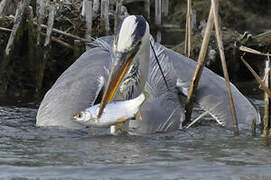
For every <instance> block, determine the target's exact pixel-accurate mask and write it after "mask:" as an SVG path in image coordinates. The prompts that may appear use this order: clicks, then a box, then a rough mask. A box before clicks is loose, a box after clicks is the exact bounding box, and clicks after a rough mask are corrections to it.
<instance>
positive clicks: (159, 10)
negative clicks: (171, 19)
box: [155, 0, 162, 43]
mask: <svg viewBox="0 0 271 180" xmlns="http://www.w3.org/2000/svg"><path fill="white" fill-rule="evenodd" d="M161 23H162V8H161V0H155V25H157V26H158V27H159V28H160V26H161ZM161 38H162V37H161V31H160V30H158V31H157V34H156V42H158V43H160V42H161Z"/></svg>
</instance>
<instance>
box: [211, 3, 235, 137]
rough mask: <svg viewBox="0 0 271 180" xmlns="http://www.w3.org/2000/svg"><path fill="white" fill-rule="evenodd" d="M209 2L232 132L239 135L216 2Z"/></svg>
mask: <svg viewBox="0 0 271 180" xmlns="http://www.w3.org/2000/svg"><path fill="white" fill-rule="evenodd" d="M211 1H212V6H213V8H212V9H213V14H214V23H215V32H216V39H217V45H218V49H219V54H220V59H221V64H222V68H223V73H224V78H225V83H226V87H227V92H228V96H229V103H230V109H231V113H232V124H233V131H234V134H235V135H239V129H238V121H237V118H236V111H235V107H234V103H233V98H232V93H231V86H230V80H229V74H228V69H227V64H226V58H225V54H224V47H223V42H222V33H221V29H220V28H221V26H220V23H219V19H218V17H219V15H218V0H211Z"/></svg>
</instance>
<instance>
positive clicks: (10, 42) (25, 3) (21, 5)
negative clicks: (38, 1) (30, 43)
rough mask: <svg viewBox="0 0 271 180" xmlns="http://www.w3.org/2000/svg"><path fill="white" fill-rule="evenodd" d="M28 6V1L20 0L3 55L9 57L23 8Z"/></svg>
mask: <svg viewBox="0 0 271 180" xmlns="http://www.w3.org/2000/svg"><path fill="white" fill-rule="evenodd" d="M28 5H29V0H22V1H20V2H19V5H18V8H17V10H16V15H15V20H14V24H13V27H12V32H11V33H10V36H9V39H8V43H7V46H6V49H5V55H6V56H9V55H10V50H11V47H12V45H13V43H14V40H15V37H16V34H17V31H18V29H19V26H20V24H21V21H22V19H23V14H24V11H25V8H26V7H28Z"/></svg>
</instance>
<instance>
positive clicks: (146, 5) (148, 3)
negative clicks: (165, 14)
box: [144, 0, 151, 19]
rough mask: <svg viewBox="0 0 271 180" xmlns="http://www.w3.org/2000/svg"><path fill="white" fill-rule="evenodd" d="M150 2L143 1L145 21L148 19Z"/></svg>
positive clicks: (147, 0) (148, 0)
mask: <svg viewBox="0 0 271 180" xmlns="http://www.w3.org/2000/svg"><path fill="white" fill-rule="evenodd" d="M150 4H151V3H150V0H145V3H144V11H145V16H146V18H147V19H150Z"/></svg>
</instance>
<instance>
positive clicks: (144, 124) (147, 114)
mask: <svg viewBox="0 0 271 180" xmlns="http://www.w3.org/2000/svg"><path fill="white" fill-rule="evenodd" d="M112 43H113V38H112V37H110V36H109V37H103V38H99V39H97V40H96V41H95V42H94V43H92V44H91V46H92V47H93V48H92V49H90V50H88V51H87V52H85V53H84V54H83V55H82V56H81V57H80V58H79V59H78V60H77V61H76V62H75V63H74V64H72V65H71V66H70V67H69V68H68V69H67V70H66V71H65V72H64V73H63V74H62V75H61V76H60V77H59V78H58V80H57V81H56V82H55V84H54V85H53V87H52V88H51V89H50V90H49V91H48V92H47V93H46V95H45V97H44V99H43V101H42V102H41V105H40V108H39V110H38V114H37V126H60V127H65V128H80V127H81V128H82V126H80V125H78V124H76V123H74V122H73V121H72V117H73V115H74V114H75V113H77V112H79V111H80V110H82V109H85V108H87V107H88V106H89V105H90V104H91V103H92V102H93V101H95V96H96V91H97V88H98V83H99V81H98V79H99V77H101V76H103V77H104V78H105V80H106V79H107V78H108V71H107V70H106V69H110V66H111V63H112V58H111V56H112ZM152 43H153V44H154V48H155V51H156V54H157V56H158V58H159V62H160V64H161V66H162V69H163V72H164V73H165V76H166V80H167V82H168V84H169V87H170V90H168V89H167V88H166V86H165V83H164V81H163V79H162V76H161V72H160V71H159V69H158V66H157V64H156V62H155V60H154V56H153V52H152V51H151V52H150V55H151V56H150V66H149V74H148V79H147V83H146V86H145V90H146V91H147V92H149V94H150V97H149V98H148V99H147V100H146V101H145V102H144V104H143V106H142V108H141V115H142V118H143V120H142V121H139V120H136V121H130V123H129V128H130V132H131V133H132V134H146V133H154V132H163V131H169V130H175V129H178V128H179V126H180V123H181V120H182V119H183V116H184V115H183V107H182V104H183V103H184V102H179V101H178V97H177V88H179V89H180V90H181V91H182V88H184V89H185V88H188V87H186V86H185V84H189V85H190V82H191V79H192V75H193V72H194V69H195V67H196V63H195V62H194V61H193V60H190V59H188V58H186V57H184V56H182V55H180V54H178V53H176V52H174V51H172V50H170V49H167V48H165V47H164V46H162V45H160V44H158V43H154V42H153V40H152ZM177 80H179V81H182V82H187V83H184V84H183V86H179V87H177V86H176V83H177ZM231 86H232V90H233V98H234V103H235V107H236V111H237V118H238V120H239V123H240V124H241V125H242V124H246V125H249V124H250V123H251V119H252V118H254V117H256V119H257V121H258V122H259V121H260V117H259V114H258V111H257V110H256V109H255V107H254V106H253V105H252V104H251V103H250V102H249V101H248V99H247V98H246V97H244V96H243V95H242V94H241V93H240V92H239V91H238V90H237V88H236V87H235V86H234V85H231ZM176 87H177V88H176ZM130 96H131V97H126V98H132V97H133V95H130ZM197 103H198V104H200V106H201V107H202V108H203V109H204V110H207V111H209V110H211V109H212V108H213V107H214V106H215V105H216V104H218V103H221V104H220V105H219V106H218V107H217V108H215V109H213V110H212V111H211V112H210V113H211V114H212V115H213V116H214V117H215V118H216V119H217V120H219V121H221V122H224V125H225V126H227V127H231V114H230V109H229V105H228V98H227V94H226V89H225V83H224V79H223V78H221V77H219V76H218V75H216V74H215V73H213V72H212V71H210V70H208V69H207V68H204V71H203V74H202V78H201V80H200V83H199V89H198V96H197ZM169 118H170V120H169Z"/></svg>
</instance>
